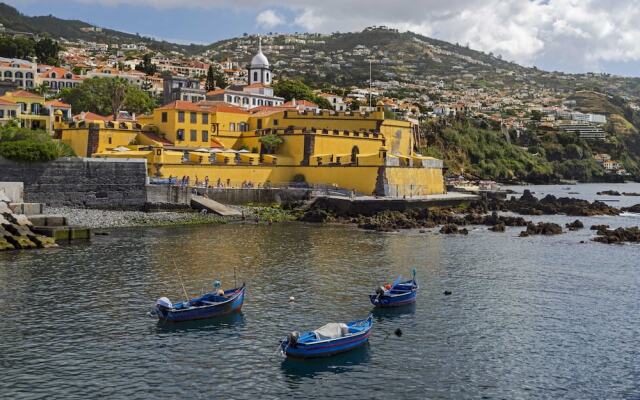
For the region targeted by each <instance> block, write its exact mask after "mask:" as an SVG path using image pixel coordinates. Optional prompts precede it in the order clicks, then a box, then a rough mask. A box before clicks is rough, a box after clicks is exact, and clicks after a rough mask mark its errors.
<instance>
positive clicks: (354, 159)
mask: <svg viewBox="0 0 640 400" xmlns="http://www.w3.org/2000/svg"><path fill="white" fill-rule="evenodd" d="M358 154H360V149H358V146H353V148H352V149H351V164H354V165H356V164H357V163H358Z"/></svg>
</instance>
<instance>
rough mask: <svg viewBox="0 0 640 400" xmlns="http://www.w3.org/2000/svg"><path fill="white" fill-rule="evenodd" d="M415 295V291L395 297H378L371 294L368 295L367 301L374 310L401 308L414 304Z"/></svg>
mask: <svg viewBox="0 0 640 400" xmlns="http://www.w3.org/2000/svg"><path fill="white" fill-rule="evenodd" d="M417 294H418V291H417V290H413V291H411V292H408V293H405V294H401V295H395V296H386V295H383V296H378V295H375V294H371V295H369V300H370V301H371V304H373V305H374V306H375V307H376V308H388V307H402V306H406V305H407V304H413V303H415V302H416V296H417Z"/></svg>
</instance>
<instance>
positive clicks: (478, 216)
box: [300, 190, 640, 243]
mask: <svg viewBox="0 0 640 400" xmlns="http://www.w3.org/2000/svg"><path fill="white" fill-rule="evenodd" d="M638 211H640V205H636V206H633V207H629V208H623V209H617V208H615V207H611V206H609V205H607V204H606V203H603V202H601V201H594V202H589V201H586V200H581V199H575V198H568V197H561V198H557V197H555V196H552V195H548V196H545V197H544V198H542V199H538V198H536V197H534V196H533V194H532V193H531V192H530V191H529V190H525V191H524V193H523V195H522V196H521V197H519V198H516V197H515V196H514V197H511V198H510V199H509V200H498V199H484V200H480V201H477V202H475V203H472V204H470V205H469V206H468V207H465V208H432V209H426V208H425V209H411V210H407V211H404V212H400V211H383V212H380V213H378V214H375V215H373V216H370V217H363V216H359V215H354V216H342V215H341V216H338V215H334V214H332V213H330V212H328V211H327V210H325V209H322V208H318V207H314V205H313V204H312V205H311V207H310V208H309V209H308V210H306V212H305V213H304V214H303V215H302V217H301V218H300V220H301V221H305V222H316V223H322V222H340V223H351V224H356V225H357V226H358V227H359V228H360V229H365V230H373V231H378V232H394V231H399V230H404V229H419V230H420V231H421V232H424V231H425V229H433V228H436V227H440V229H439V232H440V233H441V234H453V235H466V234H468V233H469V230H468V229H467V228H465V227H466V226H471V225H484V226H488V227H489V228H488V229H489V230H490V231H493V232H505V230H506V227H524V228H525V229H524V230H523V231H521V232H520V237H528V236H533V235H558V234H562V233H564V231H563V227H562V226H560V225H558V224H556V223H553V222H538V223H534V222H533V221H529V220H526V219H525V218H524V217H521V216H509V215H502V214H501V213H515V214H520V215H531V216H542V215H567V216H584V217H591V216H598V215H607V216H617V215H620V214H621V212H638ZM565 228H566V229H568V230H569V231H575V230H579V229H583V228H584V224H583V223H582V221H580V220H575V221H573V222H571V223H568V224H566V225H565ZM592 228H593V227H592ZM601 228H602V227H597V228H596V229H597V230H598V234H601V233H602V232H605V231H606V232H608V231H607V230H606V228H608V226H607V227H606V228H604V231H603V230H602V229H601ZM612 232H616V233H615V235H616V236H615V237H616V238H617V239H616V238H614V239H611V240H610V242H611V243H613V242H616V243H617V242H620V241H633V239H634V238H635V237H636V236H635V231H631V232H630V233H629V232H625V234H622V233H620V231H619V230H615V231H612ZM602 234H604V233H602ZM612 235H614V234H609V236H612ZM594 240H595V239H594ZM597 241H600V242H605V241H604V240H597Z"/></svg>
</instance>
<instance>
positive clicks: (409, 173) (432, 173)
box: [385, 167, 444, 197]
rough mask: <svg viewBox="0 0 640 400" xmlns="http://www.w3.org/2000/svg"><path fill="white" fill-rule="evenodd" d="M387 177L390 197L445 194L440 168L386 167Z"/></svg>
mask: <svg viewBox="0 0 640 400" xmlns="http://www.w3.org/2000/svg"><path fill="white" fill-rule="evenodd" d="M385 176H386V177H387V184H388V189H389V195H390V196H407V197H411V196H424V195H429V194H441V193H444V179H443V175H442V169H440V168H402V167H386V168H385Z"/></svg>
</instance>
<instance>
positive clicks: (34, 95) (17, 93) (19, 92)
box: [7, 90, 42, 99]
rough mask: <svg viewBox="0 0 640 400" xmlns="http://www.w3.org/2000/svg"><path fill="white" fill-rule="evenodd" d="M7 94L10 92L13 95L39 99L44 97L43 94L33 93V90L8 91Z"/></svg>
mask: <svg viewBox="0 0 640 400" xmlns="http://www.w3.org/2000/svg"><path fill="white" fill-rule="evenodd" d="M7 94H10V96H11V97H29V98H37V99H40V98H42V96H40V95H37V94H33V93H31V92H27V91H26V90H16V91H13V92H8V93H7Z"/></svg>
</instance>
